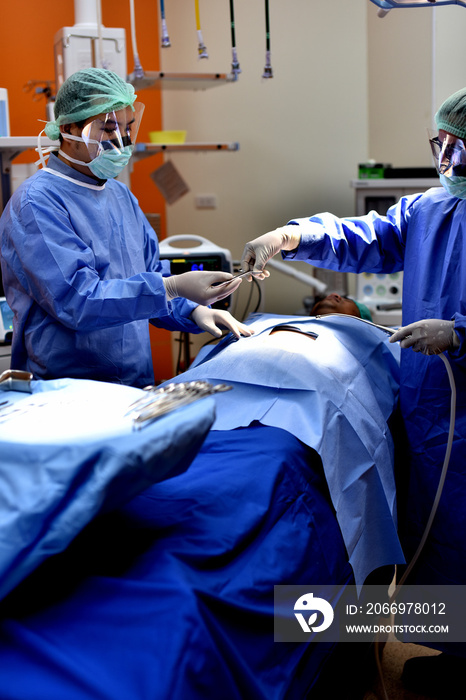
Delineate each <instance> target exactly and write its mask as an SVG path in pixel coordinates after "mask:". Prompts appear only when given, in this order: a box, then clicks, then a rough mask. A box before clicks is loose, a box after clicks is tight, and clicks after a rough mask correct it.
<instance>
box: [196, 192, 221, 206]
mask: <svg viewBox="0 0 466 700" xmlns="http://www.w3.org/2000/svg"><path fill="white" fill-rule="evenodd" d="M195 202H196V209H217V205H218V202H217V195H215V194H197V195H196V196H195Z"/></svg>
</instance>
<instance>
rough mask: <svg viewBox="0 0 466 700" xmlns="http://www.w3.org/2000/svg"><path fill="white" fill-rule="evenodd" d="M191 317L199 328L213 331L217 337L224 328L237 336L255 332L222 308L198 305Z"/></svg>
mask: <svg viewBox="0 0 466 700" xmlns="http://www.w3.org/2000/svg"><path fill="white" fill-rule="evenodd" d="M191 318H192V320H193V321H194V323H195V324H196V325H198V326H199V328H202V330H203V331H207V332H208V333H211V334H212V335H213V336H214V337H215V338H220V337H221V335H222V331H221V329H222V328H226V329H227V330H229V331H231V332H232V333H233V335H235V336H236V337H237V338H239V337H240V336H241V335H245V336H249V335H252V334H253V333H254V331H253V330H252V329H251V328H249V326H245V325H244V323H240V322H239V321H237V320H236V318H234V317H233V316H232V315H231V314H230V312H229V311H222V309H208V308H207V307H206V306H197V307H196V308H195V309H194V311H193V312H192V314H191Z"/></svg>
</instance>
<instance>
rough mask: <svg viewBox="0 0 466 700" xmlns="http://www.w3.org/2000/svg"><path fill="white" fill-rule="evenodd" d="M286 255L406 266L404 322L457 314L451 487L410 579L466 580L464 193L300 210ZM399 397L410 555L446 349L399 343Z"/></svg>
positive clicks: (437, 451) (426, 507) (446, 399)
mask: <svg viewBox="0 0 466 700" xmlns="http://www.w3.org/2000/svg"><path fill="white" fill-rule="evenodd" d="M290 225H297V226H299V228H300V231H301V243H300V245H299V248H298V249H297V251H292V252H290V253H287V254H285V253H284V254H283V257H285V258H286V259H289V260H290V259H295V260H306V261H307V262H309V263H311V264H312V265H315V266H317V267H326V268H330V269H333V270H342V271H345V272H355V273H359V272H372V273H390V272H395V271H400V270H404V276H403V277H404V286H403V325H406V324H409V323H412V322H414V321H418V320H420V319H424V318H440V319H454V321H455V330H456V333H457V334H458V336H459V339H460V347H459V348H458V349H457V350H456V351H455V352H448V353H446V355H447V357H448V359H449V361H450V362H451V364H452V367H453V373H454V377H455V382H456V385H457V392H458V399H457V416H456V427H455V439H454V444H453V450H452V455H451V460H450V466H449V471H448V474H447V478H446V482H445V486H444V491H443V495H442V498H441V501H440V505H439V509H438V511H437V515H436V518H435V520H434V524H433V528H432V531H431V536H430V538H429V541H428V543H427V545H426V548H425V550H424V553H423V555H422V558H421V559H420V561H419V563H418V565H417V567H416V568H415V569H414V571H413V573H412V574H411V576H410V578H409V579H408V580H407V583H411V584H414V583H431V584H436V585H443V584H445V585H446V584H466V507H465V506H466V330H465V329H466V201H465V200H460V199H457V198H455V197H452V196H450V195H448V194H447V193H446V191H445V190H444V189H443V188H433V189H431V190H429V191H428V192H426V193H423V194H416V195H411V196H407V197H403V198H402V199H401V200H400V201H399V202H398V203H397V204H396V205H394V206H393V207H391V208H390V209H389V211H388V212H387V214H386V216H381V215H378V214H377V213H375V212H371V213H369V214H367V215H366V216H363V217H358V218H345V219H338V218H336V217H335V216H332V215H331V214H328V213H324V214H319V215H317V216H313V217H312V218H310V219H296V220H294V221H291V222H290ZM400 374H401V382H400V384H401V386H400V407H401V414H402V417H403V419H404V420H403V423H404V426H405V428H406V432H407V441H408V445H407V446H404V444H402V442H401V439H400V435H399V434H398V435H397V436H395V438H398V446H399V447H400V452H401V459H400V466H401V472H402V473H401V475H400V478H401V487H400V489H399V499H398V510H399V519H400V528H401V533H400V534H401V536H402V543H403V546H404V550H405V555H406V557H407V559H408V560H409V559H410V558H411V556H412V555H413V553H414V551H415V549H416V547H417V544H418V543H419V540H420V537H421V535H422V532H423V531H424V528H425V526H426V523H427V519H428V515H429V513H430V509H431V506H432V503H433V500H434V495H435V492H436V489H437V486H438V483H439V477H440V472H441V469H442V464H443V459H444V455H445V449H446V444H447V437H448V428H449V411H450V385H449V381H448V376H447V373H446V370H445V367H444V365H443V363H442V361H441V359H440V358H438V357H436V356H425V355H422V354H420V353H415V352H413V351H412V350H411V349H406V350H402V351H401V371H400Z"/></svg>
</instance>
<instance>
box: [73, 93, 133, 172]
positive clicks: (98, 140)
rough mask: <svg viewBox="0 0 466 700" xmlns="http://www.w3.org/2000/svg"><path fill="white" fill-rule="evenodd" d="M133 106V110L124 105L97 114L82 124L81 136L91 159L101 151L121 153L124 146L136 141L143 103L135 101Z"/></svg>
mask: <svg viewBox="0 0 466 700" xmlns="http://www.w3.org/2000/svg"><path fill="white" fill-rule="evenodd" d="M133 107H134V111H133V108H132V107H125V108H123V109H119V110H118V111H116V112H107V113H106V114H99V115H98V116H97V117H96V118H95V119H94V120H93V121H92V122H89V124H85V125H84V127H83V130H82V133H81V138H82V139H83V141H84V143H85V144H86V146H87V150H88V151H89V155H90V157H91V159H92V160H93V159H94V158H97V156H98V155H100V154H101V153H102V152H103V151H115V152H118V153H121V151H122V150H123V149H124V148H125V147H126V146H132V145H134V143H136V138H137V135H138V131H139V126H140V124H141V119H142V114H143V112H144V105H143V103H142V102H135V103H134V105H133Z"/></svg>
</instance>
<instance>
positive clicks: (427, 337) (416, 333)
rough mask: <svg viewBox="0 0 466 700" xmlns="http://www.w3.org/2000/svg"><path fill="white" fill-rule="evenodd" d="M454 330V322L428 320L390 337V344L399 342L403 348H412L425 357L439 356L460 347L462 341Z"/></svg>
mask: <svg viewBox="0 0 466 700" xmlns="http://www.w3.org/2000/svg"><path fill="white" fill-rule="evenodd" d="M454 328H455V322H454V321H442V320H440V319H438V318H426V319H423V320H422V321H416V322H415V323H410V324H409V325H408V326H403V327H402V328H400V329H399V330H397V331H396V333H394V334H393V335H392V336H391V337H390V342H391V343H396V342H397V341H398V340H399V341H400V345H401V347H402V348H412V349H413V350H414V352H422V353H423V354H424V355H439V354H440V353H441V352H444V351H445V350H452V349H456V348H458V347H459V345H460V341H459V338H458V336H457V335H456V333H455V330H454Z"/></svg>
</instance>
